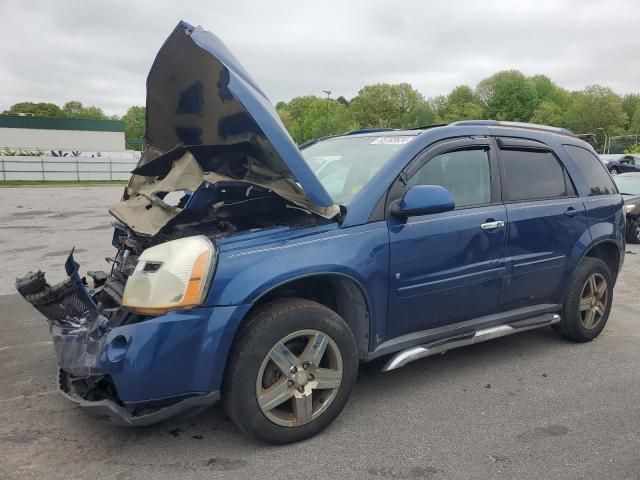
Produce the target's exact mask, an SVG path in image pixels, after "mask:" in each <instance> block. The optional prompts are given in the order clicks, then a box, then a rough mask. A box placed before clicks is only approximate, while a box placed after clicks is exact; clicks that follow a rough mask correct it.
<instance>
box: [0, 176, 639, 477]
mask: <svg viewBox="0 0 640 480" xmlns="http://www.w3.org/2000/svg"><path fill="white" fill-rule="evenodd" d="M121 192H122V188H121V187H87V188H84V187H61V188H57V187H56V188H53V187H49V188H15V189H0V200H1V201H0V248H1V249H2V257H1V258H2V270H1V272H0V478H2V479H4V478H7V479H9V478H11V479H83V480H84V479H94V478H95V479H101V480H106V479H143V478H145V479H146V478H154V479H156V480H161V479H174V478H184V479H205V478H206V479H216V478H225V479H229V478H234V479H235V478H239V479H245V478H246V479H255V478H278V479H289V478H291V479H300V478H318V479H325V478H340V479H351V478H353V479H364V478H371V479H461V478H464V479H466V478H473V479H476V478H477V479H486V478H518V479H547V478H563V479H609V478H610V479H640V302H639V301H638V285H639V281H640V255H638V254H640V247H638V246H634V245H631V246H629V247H628V251H629V253H628V254H627V257H626V262H625V265H624V268H623V271H622V273H621V275H620V278H619V281H618V284H617V286H616V289H615V292H614V306H613V310H612V313H611V317H610V319H609V323H608V325H607V327H606V329H605V331H604V332H603V334H602V335H601V336H600V337H599V338H597V339H596V340H595V341H593V342H591V343H588V344H574V343H570V342H567V341H565V340H563V339H561V338H559V337H558V336H557V335H556V334H555V333H554V332H553V331H552V330H551V329H550V328H544V329H540V330H535V331H532V332H527V333H522V334H519V335H514V336H511V337H506V338H501V339H496V340H493V341H490V342H487V343H483V344H478V345H474V346H471V347H466V348H463V349H458V350H453V351H450V352H448V353H447V354H445V355H440V356H436V357H431V358H426V359H423V360H420V361H417V362H414V363H412V364H409V365H407V366H406V367H404V368H401V369H399V370H395V371H392V372H389V373H378V372H371V371H369V370H368V369H361V371H360V375H359V379H358V383H357V385H356V388H355V391H354V394H353V396H352V398H351V400H350V401H349V403H348V404H347V406H346V408H345V410H344V411H343V413H342V414H341V416H340V417H339V418H338V419H337V420H336V421H335V422H334V423H333V425H331V426H330V427H329V428H328V429H327V430H325V431H324V432H323V433H321V434H320V435H318V436H316V437H314V438H312V439H310V440H308V441H306V442H302V443H299V444H295V445H288V446H282V447H272V446H266V445H262V444H258V443H255V442H254V441H252V440H250V439H248V438H246V437H244V436H243V435H242V434H241V433H240V432H239V431H238V430H237V429H236V428H235V427H234V426H233V424H232V423H231V422H230V421H229V419H228V418H227V417H226V415H225V414H224V411H223V410H222V408H221V407H220V406H214V407H212V408H211V409H209V410H207V411H205V412H202V413H200V414H198V415H196V416H193V417H189V418H180V419H174V420H170V421H167V422H164V423H161V424H158V425H154V426H150V427H144V428H136V429H127V428H117V427H113V426H111V425H109V424H108V423H106V422H105V421H102V420H100V419H96V418H93V417H90V416H87V415H86V414H85V413H83V412H82V411H81V410H80V409H78V408H77V407H75V406H74V405H73V404H71V403H70V402H68V401H67V400H65V399H64V398H62V397H61V396H60V395H59V394H58V393H57V391H56V389H55V381H54V377H55V374H56V359H55V355H54V352H53V347H52V345H51V342H50V339H49V335H48V329H47V325H46V323H45V321H44V320H43V318H42V317H41V316H40V315H39V314H38V313H37V312H36V311H35V310H34V309H33V308H32V307H31V306H30V305H28V304H26V303H25V302H24V301H23V300H22V299H21V298H20V297H19V296H18V295H16V294H14V293H13V281H14V279H15V276H16V275H19V274H22V273H24V272H25V271H27V270H29V269H32V268H34V267H36V268H42V269H43V270H47V271H49V272H50V273H49V276H50V277H51V279H52V280H60V279H62V278H64V272H63V263H64V260H65V257H66V255H67V254H68V251H69V250H70V249H71V248H72V247H74V246H75V247H76V252H78V253H77V258H78V260H79V261H80V262H81V264H82V267H83V268H84V269H100V268H102V269H104V268H105V264H104V260H103V258H104V257H105V256H107V255H110V254H111V253H112V249H111V247H110V241H111V227H110V226H109V222H110V218H109V216H108V214H107V212H106V209H107V207H108V206H109V205H110V204H112V203H115V202H116V201H117V200H118V198H119V196H120V194H121Z"/></svg>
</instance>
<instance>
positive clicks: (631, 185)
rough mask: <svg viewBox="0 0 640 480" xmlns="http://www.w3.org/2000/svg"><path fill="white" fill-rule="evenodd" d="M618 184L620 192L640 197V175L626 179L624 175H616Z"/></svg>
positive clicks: (615, 179) (614, 178)
mask: <svg viewBox="0 0 640 480" xmlns="http://www.w3.org/2000/svg"><path fill="white" fill-rule="evenodd" d="M613 181H614V182H616V186H617V187H618V191H619V192H620V193H622V194H623V195H624V194H628V195H640V175H633V176H630V177H625V176H624V175H616V176H614V177H613Z"/></svg>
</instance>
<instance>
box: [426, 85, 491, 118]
mask: <svg viewBox="0 0 640 480" xmlns="http://www.w3.org/2000/svg"><path fill="white" fill-rule="evenodd" d="M432 107H433V110H434V113H435V121H436V123H451V122H455V121H456V120H477V119H481V118H484V109H483V108H482V105H480V100H479V99H478V97H477V96H476V94H475V93H474V92H473V90H472V89H471V87H468V86H467V85H459V86H457V87H456V88H454V89H453V90H452V91H451V93H450V94H449V95H447V96H444V95H441V96H439V97H436V98H435V99H433V100H432Z"/></svg>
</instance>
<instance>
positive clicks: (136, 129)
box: [122, 106, 146, 142]
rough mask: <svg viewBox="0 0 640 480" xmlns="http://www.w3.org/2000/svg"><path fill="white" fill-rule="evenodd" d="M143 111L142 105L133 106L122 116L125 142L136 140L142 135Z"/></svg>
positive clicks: (140, 138)
mask: <svg viewBox="0 0 640 480" xmlns="http://www.w3.org/2000/svg"><path fill="white" fill-rule="evenodd" d="M145 112H146V111H145V108H144V107H139V106H133V107H130V108H129V110H127V113H125V114H124V115H123V116H122V121H123V122H124V137H125V139H126V140H127V142H137V141H140V140H142V137H144V129H145Z"/></svg>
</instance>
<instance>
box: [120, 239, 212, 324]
mask: <svg viewBox="0 0 640 480" xmlns="http://www.w3.org/2000/svg"><path fill="white" fill-rule="evenodd" d="M217 257H218V255H217V251H216V247H215V245H214V244H213V243H212V242H211V241H210V240H209V239H208V238H207V237H204V236H196V237H185V238H180V239H178V240H172V241H169V242H165V243H162V244H160V245H156V246H155V247H150V248H147V249H146V250H145V251H143V252H142V254H140V256H139V257H138V263H137V265H136V268H135V269H134V271H133V273H132V274H131V275H130V276H129V278H128V279H127V283H126V285H125V287H124V294H123V296H122V306H124V307H127V308H129V309H130V310H131V311H133V312H136V313H142V314H148V315H157V314H162V313H165V312H167V311H169V310H178V309H185V308H193V307H198V306H200V305H202V304H203V302H204V301H205V298H206V296H207V292H208V290H209V284H210V282H211V278H212V277H213V273H214V271H215V268H216V263H217Z"/></svg>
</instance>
